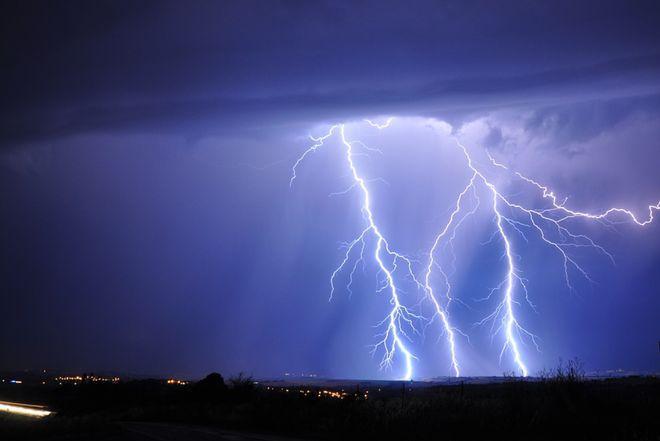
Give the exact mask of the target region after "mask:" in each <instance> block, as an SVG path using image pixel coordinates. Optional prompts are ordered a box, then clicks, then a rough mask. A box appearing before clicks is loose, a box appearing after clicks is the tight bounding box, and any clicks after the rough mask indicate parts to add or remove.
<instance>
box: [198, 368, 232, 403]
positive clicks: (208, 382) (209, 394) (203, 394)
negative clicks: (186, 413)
mask: <svg viewBox="0 0 660 441" xmlns="http://www.w3.org/2000/svg"><path fill="white" fill-rule="evenodd" d="M193 390H194V392H195V394H196V395H197V396H198V397H199V398H202V399H204V400H212V401H213V400H218V399H220V398H221V397H223V396H224V395H225V393H226V392H227V385H226V384H225V379H224V378H222V375H220V374H219V373H217V372H213V373H210V374H208V375H207V376H206V378H204V379H203V380H200V381H198V382H197V383H196V384H195V386H194V388H193Z"/></svg>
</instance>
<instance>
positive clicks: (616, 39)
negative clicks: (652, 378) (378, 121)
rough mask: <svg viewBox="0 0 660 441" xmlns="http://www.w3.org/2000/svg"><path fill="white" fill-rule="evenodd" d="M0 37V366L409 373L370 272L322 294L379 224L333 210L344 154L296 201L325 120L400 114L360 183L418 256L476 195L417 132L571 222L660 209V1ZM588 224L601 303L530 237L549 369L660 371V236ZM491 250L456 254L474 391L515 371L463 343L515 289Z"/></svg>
mask: <svg viewBox="0 0 660 441" xmlns="http://www.w3.org/2000/svg"><path fill="white" fill-rule="evenodd" d="M0 42H1V43H0V45H1V48H2V49H1V50H2V56H1V57H0V60H2V68H1V69H0V84H2V89H3V90H2V96H3V100H2V103H1V104H0V112H2V115H1V116H2V117H1V118H0V213H2V215H1V216H0V238H1V242H0V244H1V246H0V271H1V273H0V296H1V297H0V298H1V300H2V305H3V307H2V312H1V313H0V314H1V320H0V352H1V353H2V354H3V355H2V357H0V369H5V370H6V369H25V368H52V369H64V370H76V371H81V370H84V371H89V370H118V371H124V372H136V373H153V374H162V375H169V374H176V375H185V376H201V375H203V374H205V373H207V372H209V371H211V370H217V371H221V372H223V373H227V374H230V373H235V372H238V371H245V372H248V373H253V374H255V375H258V376H277V375H281V374H282V373H283V372H286V371H290V372H315V373H318V374H320V375H327V376H338V377H365V378H396V377H398V376H400V370H401V367H400V365H395V366H394V368H393V370H392V371H385V372H381V371H379V370H378V357H375V358H371V356H370V355H369V349H368V345H370V344H373V343H374V329H373V325H374V324H375V323H376V322H378V321H379V320H380V319H381V318H382V316H383V312H384V311H385V309H383V308H384V307H386V306H384V305H386V299H384V298H383V297H382V296H379V295H378V294H376V293H375V290H376V289H377V286H378V285H377V279H376V274H375V272H374V271H367V274H366V275H364V276H361V277H360V278H359V280H358V281H357V282H356V285H355V287H354V290H353V291H354V294H353V296H351V297H350V299H349V297H348V296H347V293H346V292H338V293H336V294H337V295H336V297H335V300H334V301H333V302H331V303H329V302H328V294H329V292H328V290H329V284H328V278H329V276H330V274H331V272H332V270H333V269H334V267H336V265H337V264H338V263H339V262H340V261H341V258H342V254H341V251H340V250H339V249H338V247H339V245H340V242H341V241H343V240H349V239H351V238H352V237H353V236H354V235H355V233H356V231H359V228H360V225H361V224H360V222H361V220H360V213H359V205H358V198H357V197H356V195H354V194H352V195H351V194H348V195H344V196H341V197H332V198H328V194H329V193H331V192H336V191H341V190H344V189H345V188H346V182H347V181H346V176H347V170H346V166H345V164H344V163H343V162H341V161H342V157H341V155H339V154H338V152H339V151H338V149H337V147H338V146H337V144H336V143H335V144H332V146H334V147H331V148H328V149H327V150H324V151H323V152H319V153H318V154H315V155H314V156H313V157H312V158H310V160H309V161H308V162H306V163H305V166H304V167H303V168H302V169H301V173H300V176H299V179H298V181H297V182H296V185H295V187H294V188H293V189H290V188H289V178H290V168H291V166H292V164H293V162H294V161H295V160H296V158H297V157H298V156H299V155H300V154H301V153H302V152H303V151H304V150H305V148H307V147H308V145H309V142H308V139H307V136H308V134H310V133H312V134H317V135H318V134H320V133H322V132H323V131H324V130H327V127H328V125H329V124H333V123H337V122H342V121H348V122H351V121H360V120H362V118H365V117H374V118H376V117H379V116H384V115H393V116H395V117H397V120H398V121H400V124H399V125H397V126H393V131H392V132H386V131H383V132H379V133H377V134H374V133H373V131H369V130H368V128H365V127H364V125H362V126H360V125H358V124H351V127H352V129H351V130H353V131H352V136H354V137H355V138H360V139H365V142H366V141H369V142H373V143H374V144H377V145H378V146H379V147H381V148H382V150H383V155H382V156H379V157H377V158H376V157H374V158H373V162H371V161H370V162H369V165H368V166H367V165H365V167H366V168H365V170H366V171H367V172H368V173H370V174H373V175H374V176H379V177H383V178H385V179H387V181H388V182H389V183H390V185H389V186H386V185H375V187H374V194H375V205H376V206H377V207H378V216H379V219H382V222H383V225H384V227H383V228H384V229H385V230H386V231H387V232H388V234H390V235H391V237H392V239H393V240H394V241H395V242H396V243H397V245H398V246H399V248H401V249H402V251H403V252H406V253H410V254H419V253H420V252H424V250H428V247H429V240H430V239H431V235H432V233H433V231H434V228H435V227H436V226H437V224H438V222H440V221H442V219H444V218H445V217H446V216H447V214H448V210H449V209H450V207H451V205H452V202H453V201H452V199H451V197H452V196H451V195H452V194H453V193H452V192H455V189H456V188H458V186H460V185H461V182H462V179H463V178H464V176H463V175H462V171H461V169H460V166H459V165H460V164H459V163H457V162H456V157H453V156H451V155H449V156H447V155H448V154H446V153H441V152H439V151H438V149H437V147H438V145H436V140H435V139H433V138H431V137H429V135H428V133H426V132H425V131H424V130H423V129H420V126H419V124H417V123H416V122H419V121H421V120H422V118H433V119H434V120H437V121H444V122H445V123H446V124H449V126H448V127H451V134H452V135H455V136H460V138H461V139H462V140H463V141H464V142H465V143H466V144H469V145H470V147H471V148H473V149H475V151H477V152H483V151H484V149H488V150H489V151H490V152H492V153H493V155H494V156H496V157H497V158H498V160H501V161H503V162H506V163H507V164H509V165H510V166H512V167H514V168H515V169H517V170H520V171H521V172H523V173H525V174H526V175H529V176H533V177H534V178H536V179H538V180H539V181H541V182H544V183H548V184H549V185H551V186H552V187H553V188H554V189H556V191H557V193H558V194H560V195H562V196H568V197H569V201H571V203H572V204H574V206H577V207H580V208H584V209H588V210H600V209H603V208H606V207H610V206H614V205H617V206H625V207H627V208H630V209H631V210H634V211H635V212H637V213H639V214H640V216H641V215H643V214H644V207H645V206H648V205H649V204H652V203H656V202H658V199H659V198H660V174H658V173H657V171H656V170H657V169H658V167H659V166H660V151H659V150H658V139H660V80H658V78H660V8H659V7H658V5H657V4H656V3H655V2H643V1H641V2H624V1H621V2H609V1H605V2H603V1H599V2H593V3H592V2H580V4H578V5H576V4H575V2H568V1H566V2H561V1H560V2H503V3H502V4H501V5H499V6H498V7H497V8H493V7H492V4H491V2H485V1H483V2H479V1H476V2H474V1H467V2H466V1H455V2H454V1H450V2H435V1H429V2H413V3H412V4H411V2H383V1H378V2H368V1H358V2H354V1H351V2H295V1H290V2H289V1H280V2H275V1H272V2H252V1H240V2H238V1H237V2H194V4H192V5H191V4H189V3H188V4H184V3H183V2H148V1H138V2H116V1H113V2H93V3H90V2H75V1H72V2H65V3H54V2H22V1H21V2H19V1H16V2H3V5H2V6H1V7H0ZM394 129H396V130H394ZM440 145H443V144H442V143H440ZM443 155H444V156H443ZM457 164H458V165H457ZM480 220H481V221H483V222H479V221H480ZM618 220H622V219H618ZM489 228H490V229H489ZM578 230H579V231H580V232H581V233H585V234H587V233H588V234H590V235H591V236H592V237H594V238H595V239H598V240H599V241H600V243H602V244H603V245H604V246H606V247H607V249H608V250H609V251H610V252H611V253H612V254H613V255H614V256H615V258H616V265H612V264H611V263H610V262H609V261H608V260H607V259H603V258H602V256H598V255H597V254H594V253H588V252H585V253H580V254H579V258H580V262H582V263H583V264H584V265H585V267H587V268H588V269H589V272H590V274H591V277H592V278H593V279H594V284H593V285H590V284H589V283H587V282H585V281H584V280H580V279H579V278H578V277H576V279H575V280H576V288H578V290H577V292H570V291H568V290H567V289H566V287H565V286H564V285H563V284H562V274H561V271H562V270H561V262H560V261H559V260H558V259H557V258H556V256H555V255H553V254H552V253H551V252H548V251H547V250H546V249H544V248H543V247H541V246H539V244H538V243H531V244H529V245H528V246H523V245H522V244H520V256H521V262H523V264H522V266H523V268H524V270H525V275H526V277H528V278H529V279H530V280H532V282H530V286H529V287H530V292H531V296H532V297H533V299H534V302H535V303H536V304H537V309H538V313H534V312H533V311H529V310H526V311H522V310H521V317H524V320H525V322H526V324H527V325H529V327H530V328H533V330H534V332H535V333H536V334H537V335H538V336H539V338H540V342H541V350H542V352H541V353H537V352H536V351H535V350H533V349H532V348H529V347H528V348H526V349H525V351H526V354H527V355H528V358H529V360H530V363H529V364H530V368H531V370H532V372H536V371H537V370H539V369H541V368H543V367H549V366H553V365H555V364H556V362H557V359H558V358H559V357H563V358H564V359H566V358H572V357H576V356H577V357H579V358H580V359H582V360H583V361H584V362H585V365H586V368H587V370H604V369H617V368H622V369H629V370H638V371H656V372H657V371H658V370H660V356H659V354H658V348H657V341H658V339H659V338H660V325H659V324H660V315H659V314H660V295H659V291H658V288H657V287H658V286H660V273H658V271H657V268H658V267H659V265H660V227H659V226H658V225H657V224H654V225H650V226H647V227H645V228H637V227H636V226H631V225H629V224H622V225H618V226H617V227H616V231H615V230H612V229H608V228H604V227H603V226H600V225H593V224H584V225H581V226H580V227H579V228H578ZM491 232H492V225H489V224H488V219H487V215H485V214H484V215H480V216H477V218H476V219H475V220H474V222H472V223H471V224H470V225H468V227H467V229H466V232H465V236H463V237H462V238H459V242H457V243H460V245H461V246H460V249H459V251H458V256H459V257H460V259H459V260H458V261H459V264H458V265H457V268H456V273H455V276H454V278H455V279H454V280H455V282H454V283H455V286H456V287H457V289H458V291H457V292H458V293H459V294H458V295H459V296H460V297H461V299H462V300H464V301H465V302H466V303H468V304H469V305H471V306H470V308H457V309H456V311H453V312H452V314H453V315H454V316H455V317H456V320H457V321H458V322H460V324H461V327H462V329H464V330H465V331H467V332H468V333H469V334H470V336H471V344H464V345H463V346H464V348H465V349H464V354H465V358H464V359H465V362H464V366H465V373H466V374H468V375H478V374H501V373H502V372H503V371H508V370H512V366H511V363H510V361H509V360H508V358H507V357H504V358H503V361H502V363H501V364H500V363H498V359H497V358H498V357H497V356H498V354H499V349H500V347H501V341H500V340H498V339H497V338H495V339H494V341H493V343H492V344H491V342H490V340H489V338H488V330H487V329H482V328H475V327H472V323H473V322H474V321H475V320H477V319H478V318H479V317H481V316H483V313H484V312H485V311H486V310H487V307H486V306H487V305H482V304H481V303H479V302H474V299H476V298H480V297H483V296H484V295H486V294H487V292H488V289H489V288H491V287H492V286H493V285H495V284H497V281H496V277H495V276H496V275H497V274H499V273H498V271H501V266H499V265H501V262H499V260H498V256H497V253H495V254H493V252H492V249H489V248H488V247H483V246H481V245H479V242H480V240H481V239H483V240H484V241H485V240H488V237H489V235H490V234H491ZM471 239H472V240H471ZM372 270H373V268H372ZM483 308H485V309H483ZM438 337H439V336H438V335H432V334H429V335H428V336H427V338H426V341H425V342H419V343H416V344H415V345H414V347H415V350H416V351H417V353H418V354H419V355H420V359H421V360H422V361H420V362H419V365H418V366H417V372H418V376H419V377H420V378H427V377H433V376H441V375H447V374H448V373H449V370H448V362H447V359H446V351H445V348H444V347H443V344H444V343H443V342H442V340H439V339H438Z"/></svg>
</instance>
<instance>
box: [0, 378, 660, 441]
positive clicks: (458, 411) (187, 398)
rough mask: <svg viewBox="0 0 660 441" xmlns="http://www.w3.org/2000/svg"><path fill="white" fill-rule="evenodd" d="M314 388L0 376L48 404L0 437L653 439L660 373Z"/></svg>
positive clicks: (2, 417)
mask: <svg viewBox="0 0 660 441" xmlns="http://www.w3.org/2000/svg"><path fill="white" fill-rule="evenodd" d="M218 377H219V376H218ZM351 388H352V389H351ZM325 389H326V390H327V389H328V388H327V387H326V388H325ZM287 390H288V392H287ZM323 390H324V388H316V387H313V386H310V385H307V386H304V387H292V386H290V385H289V386H278V387H273V386H272V385H269V386H264V385H256V384H254V383H252V382H251V381H249V380H245V379H238V380H237V381H234V382H233V383H231V384H229V386H225V385H224V383H223V382H222V380H221V379H220V380H219V379H218V378H217V377H215V378H211V379H207V380H204V381H201V382H198V383H196V384H192V385H185V386H180V385H168V384H166V383H165V382H162V381H156V380H144V381H131V382H124V383H119V384H78V385H76V386H74V385H64V386H41V385H34V386H25V385H24V387H21V388H15V387H14V388H11V387H7V386H2V387H0V398H3V399H12V400H15V401H22V402H39V403H42V404H47V405H49V406H50V407H51V408H52V409H53V410H55V411H56V412H57V414H55V415H53V416H50V417H46V418H44V419H40V420H35V419H27V418H25V417H17V416H13V415H8V414H2V413H0V439H2V440H23V439H25V440H29V439H35V440H83V439H84V440H88V439H90V440H103V441H110V440H129V441H131V440H133V441H136V440H138V441H139V440H191V441H196V440H236V441H242V440H271V441H273V440H278V439H279V440H287V439H288V440H291V439H308V440H311V439H319V440H327V439H341V440H344V439H347V440H358V439H359V440H369V439H378V440H385V439H396V440H438V439H442V440H473V439H477V438H485V437H487V438H488V439H506V440H527V441H528V440H567V439H583V440H598V441H602V440H659V439H660V380H659V379H658V378H653V377H630V378H622V379H608V380H598V381H585V380H582V379H576V378H570V377H569V378H550V379H545V380H543V381H534V382H531V381H521V380H516V379H510V380H508V381H505V382H502V383H498V384H463V385H461V384H456V385H442V386H429V387H412V386H411V385H409V384H403V383H390V384H389V385H379V386H377V387H370V388H369V390H368V391H367V390H365V389H364V386H362V388H359V387H357V386H348V385H347V386H346V387H345V388H344V392H343V393H342V392H341V389H339V388H337V389H335V390H333V391H330V390H327V392H325V393H324V392H322V391H323ZM330 392H332V394H331V393H330ZM8 395H11V396H8Z"/></svg>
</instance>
